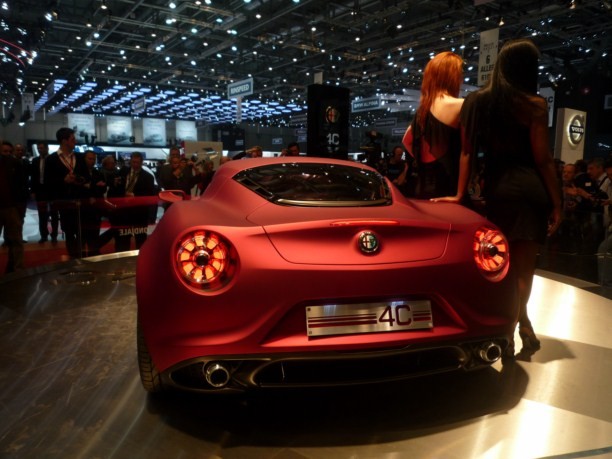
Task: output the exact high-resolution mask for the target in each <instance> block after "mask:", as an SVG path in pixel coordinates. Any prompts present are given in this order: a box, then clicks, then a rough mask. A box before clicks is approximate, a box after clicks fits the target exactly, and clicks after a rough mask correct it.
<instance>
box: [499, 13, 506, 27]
mask: <svg viewBox="0 0 612 459" xmlns="http://www.w3.org/2000/svg"><path fill="white" fill-rule="evenodd" d="M504 24H505V22H504V18H503V17H502V16H500V17H499V26H500V27H501V26H503V25H504Z"/></svg>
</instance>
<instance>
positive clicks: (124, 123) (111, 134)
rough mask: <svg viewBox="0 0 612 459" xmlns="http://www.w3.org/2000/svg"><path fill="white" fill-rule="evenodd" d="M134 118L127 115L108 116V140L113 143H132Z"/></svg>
mask: <svg viewBox="0 0 612 459" xmlns="http://www.w3.org/2000/svg"><path fill="white" fill-rule="evenodd" d="M132 136H133V133H132V118H128V117H127V116H107V117H106V141H107V142H108V143H110V144H111V145H130V144H131V143H132V142H131V141H130V138H131V137H132Z"/></svg>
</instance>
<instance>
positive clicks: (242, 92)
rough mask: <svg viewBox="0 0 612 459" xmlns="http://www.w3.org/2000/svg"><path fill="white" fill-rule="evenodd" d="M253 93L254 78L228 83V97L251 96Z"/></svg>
mask: <svg viewBox="0 0 612 459" xmlns="http://www.w3.org/2000/svg"><path fill="white" fill-rule="evenodd" d="M251 94H253V78H247V79H246V80H242V81H237V82H236V83H231V84H228V85H227V98H228V99H235V98H236V97H243V96H250V95H251Z"/></svg>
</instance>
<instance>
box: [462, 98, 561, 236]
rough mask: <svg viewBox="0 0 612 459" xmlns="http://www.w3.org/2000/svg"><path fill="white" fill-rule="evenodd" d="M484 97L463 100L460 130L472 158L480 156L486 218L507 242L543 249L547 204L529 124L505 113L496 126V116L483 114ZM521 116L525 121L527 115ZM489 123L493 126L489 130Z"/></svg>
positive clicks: (548, 205) (497, 120) (546, 223)
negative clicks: (532, 244)
mask: <svg viewBox="0 0 612 459" xmlns="http://www.w3.org/2000/svg"><path fill="white" fill-rule="evenodd" d="M485 97H486V96H483V94H482V93H481V92H476V93H472V94H470V95H469V96H468V97H467V98H466V99H465V101H464V103H463V107H462V110H461V125H462V126H463V128H464V129H465V131H466V135H467V137H468V139H470V142H471V143H472V145H473V146H474V152H473V153H474V154H476V153H478V152H479V151H480V152H482V153H483V154H484V172H483V174H484V189H483V196H484V198H485V203H486V204H485V209H486V216H487V218H488V219H489V220H490V221H491V222H493V223H495V224H496V225H497V226H498V227H499V228H501V230H502V231H503V232H504V234H505V235H506V237H507V238H508V240H510V241H517V240H526V241H536V242H538V243H540V244H542V243H543V242H544V239H545V238H546V232H547V227H548V214H549V212H550V199H549V196H548V193H547V191H546V187H545V185H544V181H543V180H542V178H541V176H540V174H539V172H538V170H537V167H536V164H535V160H534V156H533V152H532V149H531V141H530V129H529V125H528V124H527V123H526V122H521V121H523V120H522V119H518V118H517V117H516V116H508V114H506V115H507V116H504V117H503V122H500V118H499V117H498V116H494V115H493V114H491V113H490V112H489V111H488V109H487V106H488V104H487V102H486V100H485ZM525 109H529V106H528V105H526V106H525ZM525 115H526V119H529V118H530V116H531V115H530V114H529V113H525ZM493 120H495V122H497V123H498V124H497V125H495V126H493Z"/></svg>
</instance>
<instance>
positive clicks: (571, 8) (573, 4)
mask: <svg viewBox="0 0 612 459" xmlns="http://www.w3.org/2000/svg"><path fill="white" fill-rule="evenodd" d="M569 9H570V10H573V9H576V0H572V1H571V2H570V3H569Z"/></svg>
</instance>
